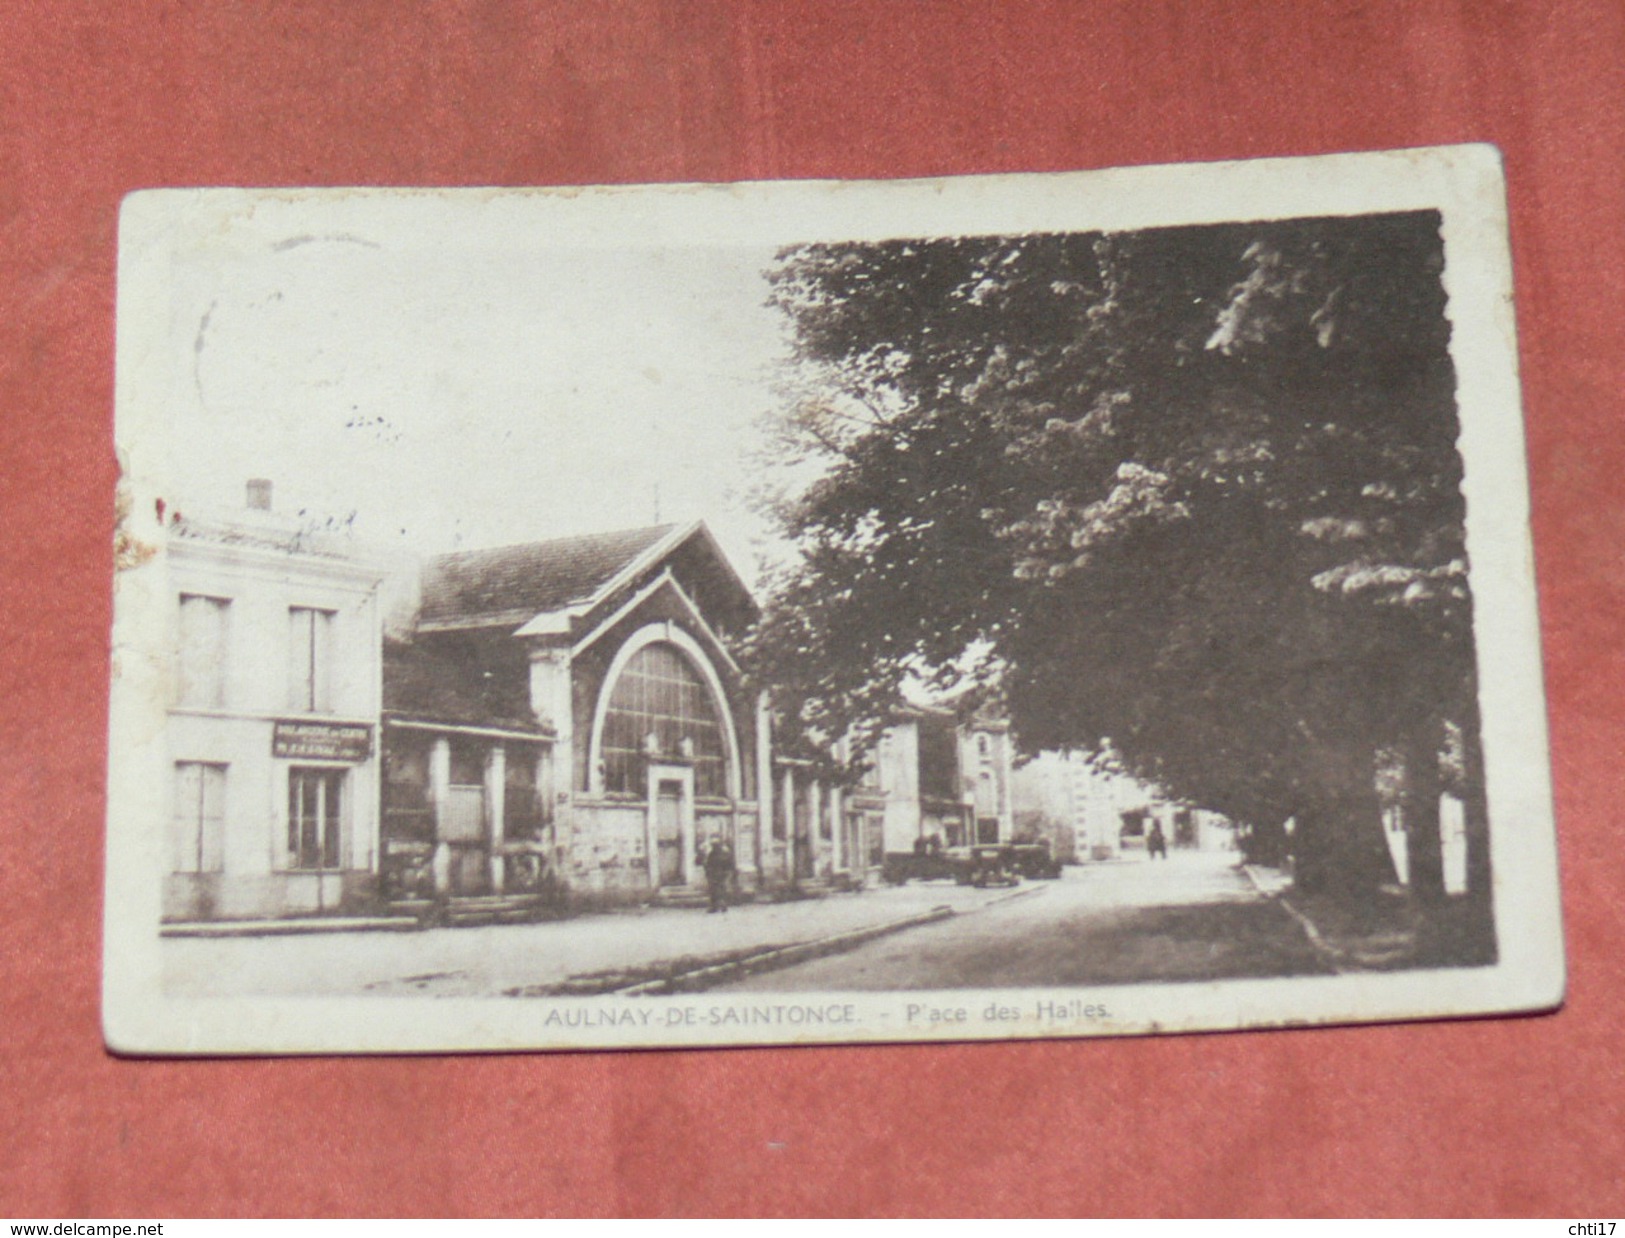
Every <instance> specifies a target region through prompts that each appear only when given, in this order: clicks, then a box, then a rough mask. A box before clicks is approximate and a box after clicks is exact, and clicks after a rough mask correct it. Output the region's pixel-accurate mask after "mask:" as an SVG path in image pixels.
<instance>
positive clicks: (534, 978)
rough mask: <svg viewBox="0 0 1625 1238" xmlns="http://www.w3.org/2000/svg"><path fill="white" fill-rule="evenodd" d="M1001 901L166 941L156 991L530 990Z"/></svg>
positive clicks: (951, 894)
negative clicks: (161, 981)
mask: <svg viewBox="0 0 1625 1238" xmlns="http://www.w3.org/2000/svg"><path fill="white" fill-rule="evenodd" d="M1009 893H1010V892H1009V891H1008V890H998V889H995V890H976V889H971V888H969V887H959V886H955V885H953V884H952V883H944V882H931V883H929V884H923V885H922V884H918V883H915V884H910V885H907V886H904V887H902V888H901V889H890V888H879V889H871V890H865V891H863V892H862V893H859V894H833V895H830V896H829V897H827V898H821V899H808V900H805V901H802V902H794V903H762V904H747V905H745V906H740V907H735V908H733V909H731V910H730V911H729V912H728V913H727V914H726V915H715V916H713V915H707V914H706V913H705V911H704V910H701V909H689V908H681V909H678V908H636V909H631V910H627V911H619V912H614V913H608V914H598V915H584V916H580V917H577V918H575V919H570V920H559V921H553V922H548V923H542V924H505V925H490V926H486V927H480V928H438V929H429V930H427V931H424V932H406V933H402V932H354V933H308V934H300V935H297V936H289V937H229V938H186V937H177V938H165V939H164V940H163V943H162V948H163V960H164V987H165V991H166V992H167V993H169V994H170V995H171V996H174V997H204V996H299V995H304V994H311V995H323V996H330V995H342V994H411V995H424V994H427V995H430V996H445V997H473V996H489V995H496V994H502V993H505V992H510V991H515V990H519V991H535V990H539V989H544V988H547V987H550V986H556V985H561V984H563V983H564V982H566V981H567V980H569V979H570V978H571V977H573V976H582V975H590V974H594V973H605V972H608V973H616V972H628V973H630V972H634V971H636V970H637V969H639V968H644V967H648V966H649V965H650V964H654V963H662V962H664V963H671V962H675V961H678V960H690V961H700V960H708V959H712V958H715V957H717V956H720V955H727V954H729V953H731V952H739V951H747V950H757V949H764V948H767V947H772V946H788V945H792V944H795V943H798V942H805V941H812V940H817V939H820V938H824V937H828V936H831V935H833V934H839V933H848V932H853V931H857V930H862V929H866V928H872V927H875V926H879V925H883V924H889V923H893V922H895V921H897V920H901V919H905V918H908V917H910V916H916V915H920V914H922V913H925V912H929V911H930V910H931V909H933V908H935V907H939V906H944V905H946V906H948V907H951V908H953V909H954V910H955V911H956V912H968V911H973V910H975V909H977V908H978V907H981V906H984V905H985V904H987V903H989V902H991V901H993V900H996V899H999V898H1001V897H1004V896H1006V895H1008V894H1009Z"/></svg>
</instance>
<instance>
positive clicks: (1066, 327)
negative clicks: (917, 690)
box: [752, 213, 1482, 889]
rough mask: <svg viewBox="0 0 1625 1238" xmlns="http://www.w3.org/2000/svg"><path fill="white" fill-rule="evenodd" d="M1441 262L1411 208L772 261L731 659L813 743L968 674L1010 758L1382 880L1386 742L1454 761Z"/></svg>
mask: <svg viewBox="0 0 1625 1238" xmlns="http://www.w3.org/2000/svg"><path fill="white" fill-rule="evenodd" d="M1442 268H1443V257H1442V247H1441V242H1440V236H1439V219H1438V217H1437V216H1436V215H1435V214H1432V213H1414V214H1403V215H1388V216H1373V217H1359V218H1350V219H1315V220H1295V221H1287V222H1270V223H1258V224H1241V225H1222V226H1211V227H1190V228H1177V229H1158V230H1148V231H1142V232H1136V233H1119V234H1068V235H1038V236H1010V237H979V238H954V239H943V240H912V241H894V242H888V243H879V244H875V243H867V244H832V245H809V246H804V247H800V248H796V249H792V250H788V251H785V252H784V253H782V254H780V255H779V257H778V260H777V262H776V264H775V265H774V267H773V268H772V270H771V271H770V272H769V278H770V281H771V286H772V289H773V300H774V302H775V303H776V304H777V305H778V306H779V307H780V308H781V309H782V310H783V311H784V312H785V313H786V314H787V315H788V316H789V319H790V321H791V322H792V324H793V327H794V332H795V339H796V341H797V346H798V363H799V364H798V374H797V383H796V387H795V389H794V392H793V394H792V397H791V398H790V399H789V400H788V401H787V403H788V407H787V410H786V411H785V412H784V413H783V414H782V415H781V416H780V417H779V419H778V422H777V426H776V428H777V430H778V437H777V439H776V444H777V450H778V453H779V459H780V461H781V462H784V461H790V462H795V463H796V464H798V465H799V466H800V469H801V471H800V473H799V474H798V475H800V476H803V477H806V476H812V477H814V478H815V479H814V480H812V481H811V482H810V483H808V484H803V485H800V486H798V487H795V488H792V489H791V490H790V491H789V492H788V493H784V494H782V495H780V497H779V501H778V514H779V516H780V517H781V519H782V521H783V524H784V526H785V528H786V530H787V532H788V533H789V534H790V535H791V536H792V537H793V538H794V540H795V542H796V544H797V546H798V548H799V550H800V558H799V559H798V561H797V562H796V563H794V564H793V565H792V566H791V567H789V568H788V569H787V570H786V571H785V572H784V573H783V574H782V576H781V578H780V579H779V580H778V581H777V582H776V588H775V594H774V598H773V600H772V602H771V604H770V606H769V608H768V611H767V614H766V616H765V618H764V621H763V623H762V625H761V626H760V628H759V629H758V631H757V632H756V633H755V637H754V642H753V650H752V653H753V656H755V657H756V658H757V659H758V660H759V661H760V662H761V663H762V664H763V665H764V666H771V667H772V668H773V673H774V675H775V677H777V678H779V679H780V680H781V681H784V682H785V693H784V699H786V700H787V701H789V702H790V705H791V707H792V708H793V709H794V710H795V711H797V712H798V713H799V714H800V716H801V719H802V721H803V722H804V723H805V724H806V725H807V726H808V727H809V728H811V729H812V731H813V732H814V733H821V734H825V735H839V734H842V733H845V732H846V731H847V730H848V729H849V728H852V727H854V726H856V727H859V728H860V729H861V728H862V727H863V726H865V725H871V726H872V725H874V724H875V723H876V722H877V721H878V720H879V719H880V718H881V717H883V716H884V712H885V710H886V708H887V706H888V704H889V703H890V702H891V701H893V700H895V694H896V692H897V691H898V689H899V687H900V686H901V685H902V684H903V683H904V682H905V681H907V680H908V679H910V678H911V677H912V678H923V679H926V680H928V681H930V682H933V683H935V684H936V685H937V686H939V687H944V688H947V687H951V686H954V685H956V684H958V683H962V682H967V681H969V682H978V683H982V684H984V685H988V686H990V687H991V688H993V689H995V690H997V691H998V692H999V693H1000V694H1001V695H1002V696H1003V698H1004V701H1005V704H1006V706H1007V708H1008V709H1009V711H1010V715H1011V718H1012V721H1013V722H1014V724H1015V725H1016V727H1017V729H1018V732H1019V734H1020V736H1021V738H1022V741H1023V743H1024V744H1025V746H1027V748H1028V749H1029V750H1038V749H1041V748H1045V747H1081V748H1085V749H1089V750H1093V751H1099V750H1101V748H1102V745H1103V741H1104V740H1105V739H1106V738H1107V737H1109V738H1110V741H1111V746H1112V748H1113V749H1114V750H1115V752H1116V754H1117V756H1118V757H1119V759H1121V760H1122V761H1124V762H1125V764H1126V765H1127V766H1128V767H1129V768H1130V769H1132V770H1133V771H1135V772H1136V773H1138V774H1140V775H1141V776H1143V777H1146V778H1149V779H1153V780H1155V781H1156V782H1157V783H1159V784H1160V785H1161V786H1163V787H1164V788H1165V789H1166V790H1167V791H1168V792H1169V793H1171V794H1173V795H1176V796H1181V797H1185V798H1189V799H1191V800H1193V801H1196V802H1199V803H1202V804H1204V805H1206V806H1209V807H1212V808H1215V809H1218V810H1220V811H1224V812H1227V813H1229V814H1230V815H1232V816H1233V817H1235V818H1237V819H1238V820H1243V821H1247V822H1251V823H1253V824H1254V825H1255V826H1256V827H1257V828H1258V829H1259V830H1260V833H1261V837H1262V836H1263V835H1264V834H1266V833H1267V832H1268V831H1269V830H1271V829H1272V828H1278V827H1279V826H1280V824H1281V823H1282V822H1283V821H1284V820H1285V819H1287V818H1289V817H1291V818H1295V820H1296V823H1297V828H1298V840H1297V844H1296V846H1297V849H1298V852H1299V857H1300V879H1302V880H1304V881H1306V882H1309V883H1314V882H1323V881H1331V880H1337V881H1344V882H1359V883H1370V882H1374V881H1379V880H1381V879H1382V878H1383V877H1384V876H1385V869H1386V866H1387V858H1386V849H1385V847H1384V845H1383V843H1382V839H1381V834H1380V825H1379V822H1378V819H1377V791H1376V785H1377V782H1376V778H1375V770H1376V763H1377V761H1378V754H1379V753H1382V752H1389V753H1393V752H1398V753H1400V754H1402V757H1403V760H1404V761H1405V763H1406V767H1407V769H1409V770H1411V771H1413V773H1412V774H1411V775H1410V777H1409V778H1408V781H1409V782H1410V783H1411V784H1412V785H1413V786H1414V787H1420V786H1421V785H1422V784H1423V783H1424V782H1427V783H1430V785H1434V786H1436V785H1437V779H1438V760H1439V754H1440V752H1441V750H1442V749H1443V747H1444V737H1445V728H1446V726H1447V724H1448V725H1452V726H1453V727H1454V728H1455V730H1456V733H1458V734H1461V735H1464V736H1465V737H1466V746H1467V747H1469V748H1471V749H1472V750H1473V753H1474V756H1475V759H1476V747H1477V719H1476V710H1475V700H1476V689H1475V683H1474V668H1473V657H1472V641H1471V612H1470V607H1471V599H1470V595H1469V592H1468V587H1467V564H1466V552H1465V547H1464V545H1463V502H1462V497H1461V492H1460V480H1461V475H1460V469H1461V465H1460V458H1459V456H1458V454H1457V452H1456V450H1455V440H1456V435H1457V418H1456V411H1455V404H1454V395H1453V393H1454V374H1453V371H1452V367H1451V362H1450V358H1449V353H1448V347H1447V346H1448V341H1449V324H1448V320H1447V319H1446V317H1445V313H1444V302H1445V294H1444V289H1443V285H1442V282H1441V279H1440V275H1441V271H1442ZM1468 765H1469V766H1470V767H1472V768H1475V769H1476V766H1474V765H1473V762H1471V761H1469V762H1468ZM1469 798H1470V801H1471V802H1472V803H1475V804H1478V805H1480V806H1481V803H1482V797H1481V795H1478V796H1470V797H1469ZM1413 799H1414V800H1416V804H1415V805H1414V807H1413V812H1412V817H1413V820H1414V821H1416V822H1418V823H1419V824H1420V828H1422V829H1424V830H1426V829H1427V828H1428V825H1429V822H1428V818H1429V816H1430V813H1431V815H1432V817H1433V821H1432V828H1433V830H1434V831H1435V845H1434V847H1433V851H1434V853H1435V854H1436V852H1437V845H1436V830H1437V823H1436V807H1435V808H1434V809H1429V808H1428V806H1427V805H1426V803H1425V802H1424V801H1426V799H1427V796H1426V795H1425V794H1420V795H1414V796H1413ZM1434 803H1435V806H1436V799H1435V801H1434ZM1423 849H1424V850H1425V849H1426V848H1425V847H1424V848H1423ZM1417 881H1418V883H1419V886H1420V887H1422V888H1424V889H1428V888H1431V887H1432V886H1433V885H1436V881H1437V875H1436V874H1435V873H1432V872H1430V871H1429V870H1428V868H1427V865H1426V864H1423V865H1422V867H1421V871H1419V872H1418V874H1417Z"/></svg>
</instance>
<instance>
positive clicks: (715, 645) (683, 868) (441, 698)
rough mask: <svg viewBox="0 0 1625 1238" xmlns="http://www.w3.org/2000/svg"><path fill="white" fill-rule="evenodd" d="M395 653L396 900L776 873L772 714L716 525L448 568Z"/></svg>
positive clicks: (390, 741) (387, 735)
mask: <svg viewBox="0 0 1625 1238" xmlns="http://www.w3.org/2000/svg"><path fill="white" fill-rule="evenodd" d="M418 595H419V603H418V606H417V608H416V610H415V612H414V613H413V614H412V616H411V619H410V622H409V623H408V624H407V625H405V628H404V630H403V631H401V632H400V633H398V634H397V637H396V639H395V640H393V641H392V648H391V652H390V655H389V657H388V658H387V659H386V663H385V670H386V677H387V678H386V685H387V686H386V690H385V695H386V711H385V726H384V745H385V755H384V765H385V770H386V778H385V795H386V808H385V814H384V816H385V839H384V846H385V851H386V854H387V855H389V856H390V857H391V859H390V868H391V882H390V884H391V886H392V887H396V886H398V887H400V888H402V889H408V890H417V891H425V890H429V891H432V892H433V893H435V894H437V895H452V896H456V895H478V894H484V893H498V894H501V893H511V892H513V891H514V889H515V888H516V887H518V888H521V889H523V888H524V887H525V885H526V883H527V882H531V881H534V880H535V879H536V877H537V875H538V874H539V873H541V874H543V875H545V878H546V879H547V880H549V881H552V882H557V883H561V884H562V885H564V886H567V887H568V888H569V890H570V892H571V894H572V896H573V897H575V898H576V899H578V900H582V901H587V902H593V901H603V902H615V901H627V900H634V899H640V898H645V897H649V896H651V895H659V894H661V893H662V892H668V893H678V892H686V891H692V890H694V889H696V888H697V887H699V886H700V885H702V884H703V873H702V871H701V868H700V852H701V848H702V846H703V845H704V844H705V843H706V842H708V840H710V839H712V838H726V839H728V841H729V842H730V843H731V844H732V846H733V848H734V852H735V855H736V857H737V863H738V865H739V871H740V875H741V880H742V883H743V884H745V885H747V886H751V885H755V884H756V883H757V882H758V881H759V880H760V879H761V861H762V855H763V848H762V847H761V845H760V844H761V840H762V838H763V836H764V835H769V834H771V828H770V824H769V822H768V820H767V818H766V814H767V813H768V812H769V811H770V804H771V792H769V795H768V798H767V800H765V801H764V800H763V799H762V798H760V797H759V795H758V789H759V788H760V787H761V786H762V785H763V784H765V783H768V782H770V776H769V774H768V770H769V768H770V766H769V762H770V760H771V756H770V747H769V744H770V741H769V737H768V735H767V712H766V707H765V703H764V701H763V700H762V699H761V696H760V694H759V693H758V691H757V690H756V689H755V688H753V687H752V686H751V685H749V684H748V683H747V682H746V679H745V676H744V674H743V672H742V671H741V670H740V668H739V666H738V664H737V663H736V662H735V661H734V659H733V656H732V655H731V653H730V652H729V648H728V642H729V639H730V638H731V637H732V636H733V635H734V634H736V633H738V632H741V631H742V630H743V629H744V627H745V626H746V625H748V624H749V623H750V622H751V621H752V620H753V619H754V618H755V615H756V605H755V602H754V600H753V599H752V597H751V595H750V592H749V590H748V589H747V588H746V587H745V585H744V583H743V582H742V581H741V580H740V579H739V577H738V575H737V574H736V573H735V572H734V570H733V568H732V566H731V565H730V564H729V563H728V560H727V558H726V557H725V556H724V555H723V553H722V551H721V549H720V548H719V547H718V545H717V543H716V541H715V539H714V538H713V537H712V536H711V534H710V532H709V531H708V530H707V529H706V528H705V526H704V525H703V524H699V523H696V524H691V525H685V526H674V525H662V526H655V527H650V528H641V529H630V530H620V531H616V532H611V533H602V534H593V535H586V536H579V537H568V538H559V539H555V540H551V541H545V542H533V543H526V544H523V545H517V546H505V547H498V548H495V549H489V550H472V551H463V552H458V553H455V554H448V555H441V556H438V557H436V558H433V559H430V560H429V561H428V562H427V563H425V564H424V565H423V568H422V572H421V579H420V586H419V590H418Z"/></svg>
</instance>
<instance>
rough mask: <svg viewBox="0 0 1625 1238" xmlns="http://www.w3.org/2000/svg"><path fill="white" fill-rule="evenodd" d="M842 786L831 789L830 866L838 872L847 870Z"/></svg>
mask: <svg viewBox="0 0 1625 1238" xmlns="http://www.w3.org/2000/svg"><path fill="white" fill-rule="evenodd" d="M841 800H842V796H841V788H840V787H831V788H830V789H829V840H830V849H831V850H830V867H831V868H832V869H834V870H835V871H836V872H838V873H839V872H844V871H845V870H846V846H845V842H846V818H845V816H843V814H842V807H843V806H842V803H841Z"/></svg>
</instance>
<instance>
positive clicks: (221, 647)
mask: <svg viewBox="0 0 1625 1238" xmlns="http://www.w3.org/2000/svg"><path fill="white" fill-rule="evenodd" d="M230 605H231V603H230V602H228V601H227V600H226V599H225V598H216V597H205V596H204V595H202V594H197V593H183V594H181V641H180V703H181V704H182V705H201V706H204V707H219V706H221V705H224V704H225V703H226V618H227V615H228V613H229V607H230Z"/></svg>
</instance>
